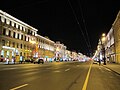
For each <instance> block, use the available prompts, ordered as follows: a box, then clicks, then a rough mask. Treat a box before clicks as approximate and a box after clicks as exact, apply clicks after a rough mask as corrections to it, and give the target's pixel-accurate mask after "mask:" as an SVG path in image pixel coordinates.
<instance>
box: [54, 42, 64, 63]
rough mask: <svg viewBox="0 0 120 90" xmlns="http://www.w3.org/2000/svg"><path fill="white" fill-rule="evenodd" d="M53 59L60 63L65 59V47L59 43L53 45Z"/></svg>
mask: <svg viewBox="0 0 120 90" xmlns="http://www.w3.org/2000/svg"><path fill="white" fill-rule="evenodd" d="M55 49H56V50H55V59H56V60H58V61H60V60H64V59H65V56H66V55H65V51H66V46H65V45H64V44H61V43H60V42H59V41H57V42H56V43H55Z"/></svg>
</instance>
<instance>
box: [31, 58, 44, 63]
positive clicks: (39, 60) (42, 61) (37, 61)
mask: <svg viewBox="0 0 120 90" xmlns="http://www.w3.org/2000/svg"><path fill="white" fill-rule="evenodd" d="M33 62H34V64H35V63H38V64H40V63H42V64H43V63H44V60H43V59H39V58H38V59H36V60H35V61H33Z"/></svg>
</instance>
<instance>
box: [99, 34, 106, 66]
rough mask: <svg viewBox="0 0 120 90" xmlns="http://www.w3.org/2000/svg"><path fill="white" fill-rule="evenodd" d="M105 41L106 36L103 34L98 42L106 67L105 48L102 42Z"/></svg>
mask: <svg viewBox="0 0 120 90" xmlns="http://www.w3.org/2000/svg"><path fill="white" fill-rule="evenodd" d="M105 40H106V34H105V33H103V34H102V37H101V39H100V41H101V46H102V52H103V61H104V65H106V58H105V46H104V42H105Z"/></svg>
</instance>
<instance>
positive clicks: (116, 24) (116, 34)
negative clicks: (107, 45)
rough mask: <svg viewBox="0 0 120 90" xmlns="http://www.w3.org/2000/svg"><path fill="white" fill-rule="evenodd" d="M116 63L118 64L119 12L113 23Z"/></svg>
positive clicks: (119, 59) (119, 58)
mask: <svg viewBox="0 0 120 90" xmlns="http://www.w3.org/2000/svg"><path fill="white" fill-rule="evenodd" d="M113 30H114V38H115V55H116V56H115V57H116V63H120V11H119V13H118V14H117V17H116V19H115V21H114V23H113Z"/></svg>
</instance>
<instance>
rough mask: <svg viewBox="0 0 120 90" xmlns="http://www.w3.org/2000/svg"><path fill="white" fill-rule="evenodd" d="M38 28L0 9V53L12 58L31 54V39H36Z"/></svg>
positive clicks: (25, 56)
mask: <svg viewBox="0 0 120 90" xmlns="http://www.w3.org/2000/svg"><path fill="white" fill-rule="evenodd" d="M37 31H38V30H37V29H35V28H33V27H31V26H29V25H28V24H26V23H24V22H22V21H20V20H18V19H16V18H14V17H13V16H11V15H9V14H7V13H5V12H3V11H1V10H0V55H1V57H4V59H5V60H6V59H8V60H12V59H13V58H14V57H16V56H18V57H16V58H18V60H19V57H20V56H24V58H27V57H28V56H31V47H32V46H31V45H30V44H29V42H30V41H31V40H36V37H35V35H36V33H37Z"/></svg>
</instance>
